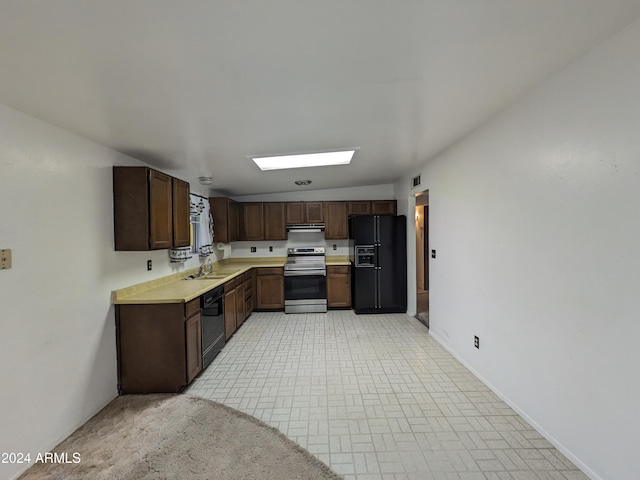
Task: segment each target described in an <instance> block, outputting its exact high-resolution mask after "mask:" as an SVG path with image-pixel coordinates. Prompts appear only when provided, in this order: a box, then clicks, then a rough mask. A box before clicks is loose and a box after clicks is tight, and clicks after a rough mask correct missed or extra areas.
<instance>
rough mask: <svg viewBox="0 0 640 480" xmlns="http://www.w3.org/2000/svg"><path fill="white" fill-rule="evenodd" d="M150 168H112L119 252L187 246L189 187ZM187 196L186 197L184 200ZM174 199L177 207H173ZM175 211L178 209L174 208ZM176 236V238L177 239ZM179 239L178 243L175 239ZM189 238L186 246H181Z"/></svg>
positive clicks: (115, 226)
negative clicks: (175, 186)
mask: <svg viewBox="0 0 640 480" xmlns="http://www.w3.org/2000/svg"><path fill="white" fill-rule="evenodd" d="M173 180H177V179H174V178H173V177H171V176H169V175H166V174H164V173H161V172H158V171H156V170H153V169H151V168H148V167H113V220H114V221H113V223H114V240H115V249H116V250H117V251H131V250H138V251H139V250H161V249H164V248H173V247H177V246H188V245H189V239H188V235H185V232H189V228H190V226H189V212H188V210H187V211H186V215H185V202H184V201H183V200H184V199H185V198H186V208H187V209H188V208H189V204H188V201H189V184H188V183H187V182H182V181H181V180H180V181H179V182H181V183H180V184H179V185H178V186H177V189H178V192H176V193H175V194H174V191H173V190H174V181H173ZM185 195H186V197H185ZM174 199H176V201H177V202H178V203H176V204H175V205H174ZM174 207H175V208H174ZM174 234H175V235H174ZM176 236H177V239H178V243H176V241H175V239H176ZM185 238H187V243H186V245H183V244H182V243H183V242H184V241H185Z"/></svg>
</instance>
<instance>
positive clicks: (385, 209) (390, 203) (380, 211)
mask: <svg viewBox="0 0 640 480" xmlns="http://www.w3.org/2000/svg"><path fill="white" fill-rule="evenodd" d="M396 212H397V201H396V200H372V201H371V214H372V215H395V214H396Z"/></svg>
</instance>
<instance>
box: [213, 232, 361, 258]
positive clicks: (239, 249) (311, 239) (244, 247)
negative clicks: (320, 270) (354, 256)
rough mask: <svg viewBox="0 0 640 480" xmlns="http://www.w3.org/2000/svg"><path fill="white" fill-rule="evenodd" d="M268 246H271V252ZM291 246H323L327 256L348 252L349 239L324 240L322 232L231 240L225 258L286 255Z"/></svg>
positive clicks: (346, 253)
mask: <svg viewBox="0 0 640 480" xmlns="http://www.w3.org/2000/svg"><path fill="white" fill-rule="evenodd" d="M334 245H335V246H336V250H333V246H334ZM251 247H256V251H255V252H251ZM269 247H273V251H272V252H270V251H269ZM291 247H325V248H326V254H327V256H329V255H343V256H344V255H348V254H349V240H326V239H325V238H324V233H289V238H288V239H287V240H277V241H276V240H271V241H256V242H233V243H232V244H231V246H230V254H228V253H227V252H228V251H229V247H227V248H226V251H227V252H225V258H248V257H256V258H257V257H286V256H287V248H291Z"/></svg>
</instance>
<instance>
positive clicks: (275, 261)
mask: <svg viewBox="0 0 640 480" xmlns="http://www.w3.org/2000/svg"><path fill="white" fill-rule="evenodd" d="M286 261H287V259H286V257H260V258H231V259H227V260H222V261H220V262H216V263H214V264H213V269H212V271H211V274H210V275H206V276H205V277H203V278H196V279H193V280H184V278H185V277H188V276H189V275H192V274H195V273H196V272H197V271H198V269H197V268H192V269H190V270H184V271H182V272H178V273H174V274H172V275H167V276H165V277H161V278H157V279H155V280H150V281H148V282H144V283H139V284H137V285H132V286H130V287H126V288H122V289H120V290H114V291H113V292H112V293H111V302H112V303H113V304H114V305H123V304H134V305H135V304H149V303H184V302H188V301H190V300H193V299H194V298H197V297H199V296H200V295H202V294H204V293H207V292H208V291H209V290H211V289H213V288H216V287H218V286H220V285H224V284H225V283H226V282H228V281H229V280H232V279H233V278H234V277H236V276H238V275H240V274H242V273H244V272H247V271H249V270H251V269H252V268H259V267H283V266H284V264H285V263H286ZM326 263H327V265H328V266H333V265H349V258H348V257H347V256H344V255H329V256H327V257H326ZM222 275H224V276H222ZM208 276H211V277H218V278H206V277H208Z"/></svg>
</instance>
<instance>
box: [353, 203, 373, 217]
mask: <svg viewBox="0 0 640 480" xmlns="http://www.w3.org/2000/svg"><path fill="white" fill-rule="evenodd" d="M349 215H371V202H370V201H368V200H352V201H350V202H349Z"/></svg>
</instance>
